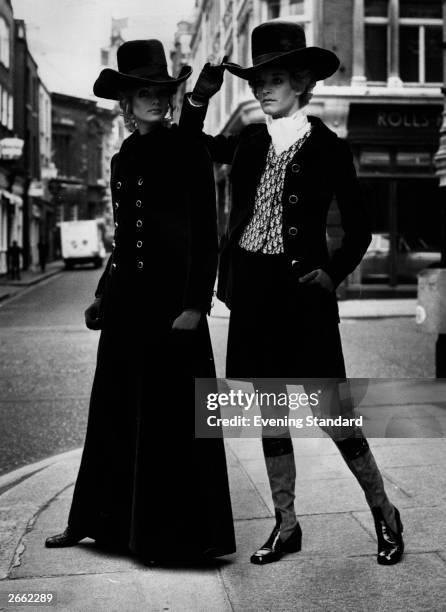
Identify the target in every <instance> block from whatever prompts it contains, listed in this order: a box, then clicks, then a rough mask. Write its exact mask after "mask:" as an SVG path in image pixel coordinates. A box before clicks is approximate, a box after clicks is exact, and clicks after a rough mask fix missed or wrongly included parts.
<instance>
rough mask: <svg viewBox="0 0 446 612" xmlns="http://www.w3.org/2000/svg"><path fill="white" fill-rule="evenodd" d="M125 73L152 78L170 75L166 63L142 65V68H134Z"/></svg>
mask: <svg viewBox="0 0 446 612" xmlns="http://www.w3.org/2000/svg"><path fill="white" fill-rule="evenodd" d="M125 74H128V75H129V76H136V77H142V78H143V79H151V78H154V77H163V78H164V77H168V76H169V75H168V72H167V66H166V64H153V65H152V66H141V67H140V68H132V69H131V70H128V71H127V72H126V73H125Z"/></svg>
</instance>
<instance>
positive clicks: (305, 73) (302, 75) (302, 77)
mask: <svg viewBox="0 0 446 612" xmlns="http://www.w3.org/2000/svg"><path fill="white" fill-rule="evenodd" d="M278 67H280V68H281V69H282V70H286V72H288V74H289V77H290V83H291V87H292V88H293V89H294V90H296V91H297V90H298V88H299V86H300V85H301V83H302V81H304V82H305V87H304V90H303V92H302V93H301V94H299V108H303V107H304V106H307V104H309V102H310V100H311V98H312V97H313V93H312V92H313V89H314V87H315V85H316V78H315V76H314V74H313V73H312V72H311V70H309V69H307V68H295V67H291V66H289V65H285V64H280V66H278ZM248 83H249V86H250V88H251V91H252V93H253V94H254V97H255V98H256V99H257V95H256V86H255V80H254V79H252V80H250V81H248Z"/></svg>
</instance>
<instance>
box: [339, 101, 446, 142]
mask: <svg viewBox="0 0 446 612" xmlns="http://www.w3.org/2000/svg"><path fill="white" fill-rule="evenodd" d="M442 120H443V106H442V105H440V104H435V105H425V104H424V105H421V104H414V105H410V104H407V105H401V104H351V105H350V111H349V117H348V123H347V128H348V137H349V138H353V139H359V138H361V139H364V140H375V141H376V140H380V139H387V138H388V139H397V140H400V139H406V138H407V139H411V138H414V139H417V138H420V136H421V137H423V138H426V139H429V138H435V137H437V138H438V135H439V130H440V127H441V125H442Z"/></svg>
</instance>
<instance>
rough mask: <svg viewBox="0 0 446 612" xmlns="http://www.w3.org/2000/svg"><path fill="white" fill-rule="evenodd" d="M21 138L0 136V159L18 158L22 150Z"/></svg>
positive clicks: (22, 142)
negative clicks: (0, 137)
mask: <svg viewBox="0 0 446 612" xmlns="http://www.w3.org/2000/svg"><path fill="white" fill-rule="evenodd" d="M23 144H24V141H23V140H22V139H21V138H2V139H1V140H0V159H19V157H21V155H22V152H23Z"/></svg>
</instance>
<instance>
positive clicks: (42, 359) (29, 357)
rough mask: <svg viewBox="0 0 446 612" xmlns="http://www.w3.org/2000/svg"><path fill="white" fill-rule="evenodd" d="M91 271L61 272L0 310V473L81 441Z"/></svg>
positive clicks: (88, 379) (90, 358)
mask: <svg viewBox="0 0 446 612" xmlns="http://www.w3.org/2000/svg"><path fill="white" fill-rule="evenodd" d="M99 275H100V271H98V270H89V269H78V270H73V271H70V272H62V273H61V274H60V275H58V276H56V277H52V278H50V279H49V280H48V281H45V282H44V283H42V284H40V285H37V286H35V287H32V288H30V289H29V290H26V291H25V292H24V293H23V294H21V295H20V296H19V297H17V298H15V299H13V300H11V301H8V302H6V303H3V304H2V305H1V307H0V364H1V365H0V474H1V473H5V472H8V471H10V470H12V469H14V468H16V467H20V466H22V465H26V464H28V463H31V462H34V461H37V460H39V459H43V458H45V457H48V456H51V455H54V454H57V453H59V452H63V451H65V450H70V449H73V448H77V447H79V446H81V445H82V444H83V440H84V434H85V426H86V417H87V411H88V399H89V397H88V396H89V391H90V387H91V383H92V378H93V374H94V366H95V357H96V348H97V342H98V338H99V334H98V332H92V331H89V330H87V329H86V327H85V325H84V321H83V311H84V310H85V308H86V306H87V305H88V304H89V303H90V302H91V300H92V297H93V293H94V289H95V287H96V283H97V279H98V277H99Z"/></svg>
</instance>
